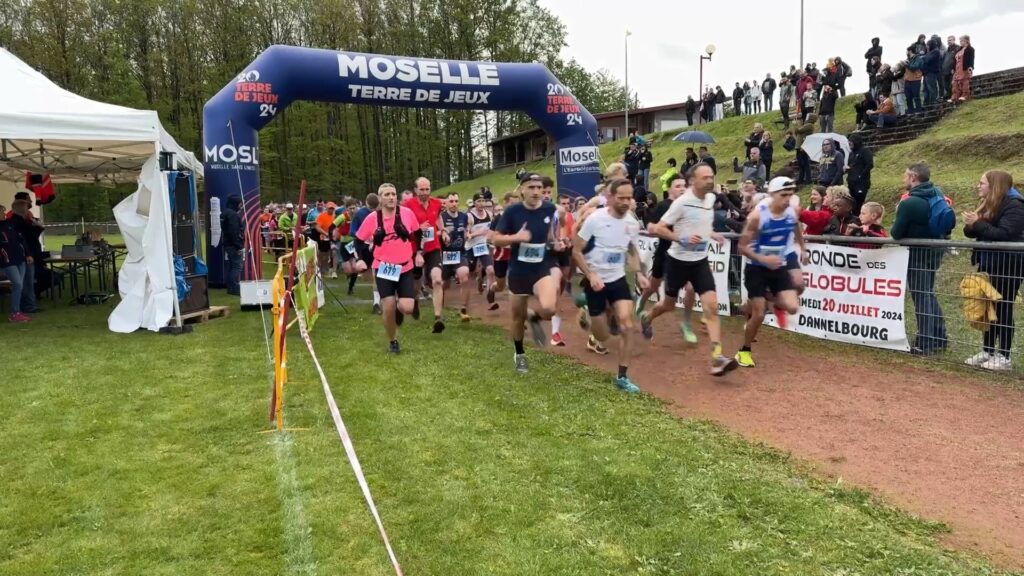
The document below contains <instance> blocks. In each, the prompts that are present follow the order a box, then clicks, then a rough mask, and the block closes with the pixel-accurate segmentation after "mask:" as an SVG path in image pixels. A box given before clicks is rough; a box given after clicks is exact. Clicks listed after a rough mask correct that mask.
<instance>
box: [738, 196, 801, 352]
mask: <svg viewBox="0 0 1024 576" xmlns="http://www.w3.org/2000/svg"><path fill="white" fill-rule="evenodd" d="M795 193H796V182H794V181H793V180H792V179H790V178H786V177H784V176H780V177H777V178H773V179H772V181H771V182H769V183H768V195H769V197H770V202H767V203H761V204H759V205H757V206H756V207H755V208H754V210H753V211H751V213H750V214H749V215H748V216H747V225H746V227H745V228H744V229H743V234H742V235H741V236H740V240H739V248H740V253H741V254H743V255H744V256H746V257H747V258H749V259H750V262H749V263H748V264H747V266H746V268H744V270H743V283H744V286H746V288H747V298H748V300H749V304H750V318H749V319H748V320H747V323H746V326H745V327H744V339H743V347H742V348H740V350H739V352H737V353H736V361H737V362H739V365H740V366H744V367H747V368H752V367H753V366H754V357H753V356H752V354H751V350H750V346H751V344H752V343H753V342H754V338H756V337H757V331H758V330H759V329H760V328H761V323H762V322H763V321H764V314H765V295H766V294H767V292H768V291H771V293H772V294H774V295H775V306H776V307H777V308H780V309H781V311H782V312H784V313H789V314H796V312H797V310H798V309H799V308H800V299H799V295H798V294H797V288H796V285H794V283H793V276H792V275H791V274H790V271H789V270H788V269H787V262H786V261H787V255H788V254H791V253H793V252H795V248H796V246H799V247H800V253H801V260H802V262H803V264H805V265H806V264H807V261H808V253H807V247H806V245H805V244H804V238H803V234H802V233H801V231H800V220H799V216H798V215H797V212H796V210H794V209H793V207H792V206H791V205H790V197H792V196H793V195H794V194H795Z"/></svg>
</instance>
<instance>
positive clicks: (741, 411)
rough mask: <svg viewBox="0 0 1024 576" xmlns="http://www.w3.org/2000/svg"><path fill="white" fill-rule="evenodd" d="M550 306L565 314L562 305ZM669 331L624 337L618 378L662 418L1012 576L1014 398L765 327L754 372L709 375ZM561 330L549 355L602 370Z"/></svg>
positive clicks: (576, 336) (1019, 490)
mask: <svg viewBox="0 0 1024 576" xmlns="http://www.w3.org/2000/svg"><path fill="white" fill-rule="evenodd" d="M474 300H475V299H474ZM499 302H501V303H502V309H501V310H499V311H497V312H488V311H485V310H484V309H483V307H482V306H479V305H478V306H477V307H476V308H475V309H473V310H472V314H473V316H474V317H479V318H483V319H484V321H486V322H489V323H495V324H500V325H503V326H504V325H507V323H508V320H507V318H508V316H507V312H506V311H505V306H504V303H505V301H504V299H503V298H502V299H501V300H499ZM560 308H561V309H562V310H563V311H569V310H571V311H572V312H573V313H574V312H575V308H574V307H573V306H572V303H571V301H569V300H568V299H563V300H562V302H561V303H560ZM675 326H676V324H675V319H674V317H669V316H663V317H662V318H660V319H658V320H657V321H656V322H655V339H654V341H653V342H652V343H648V342H645V341H643V340H642V338H641V337H640V336H639V334H638V335H637V340H638V342H637V343H636V344H635V345H634V347H633V348H634V350H635V351H636V352H637V356H636V358H635V360H634V363H633V367H632V368H630V376H631V378H632V379H633V381H634V382H636V383H637V385H639V386H640V387H641V388H642V389H643V390H644V391H646V392H648V393H651V394H654V395H656V396H658V397H660V398H663V399H664V400H666V401H668V402H669V403H670V405H671V408H672V410H673V411H674V412H675V413H677V414H679V415H681V416H685V417H697V418H707V419H710V420H715V421H717V422H720V423H721V424H723V425H725V426H726V427H728V428H730V429H732V430H734V431H736V432H738V433H740V434H742V435H744V436H746V437H748V438H750V439H753V440H759V441H763V442H765V443H767V444H769V445H771V446H775V447H777V448H780V449H782V450H786V451H789V452H791V453H792V454H794V455H795V456H797V457H799V458H801V459H805V460H810V461H812V462H814V463H815V464H816V465H817V467H818V468H819V469H820V470H821V471H822V472H823V473H824V474H826V475H828V476H831V477H841V478H842V479H843V480H844V481H846V482H849V483H851V484H854V485H857V486H861V487H864V488H869V489H871V490H873V491H874V492H876V493H878V494H881V495H882V496H883V497H884V499H885V500H886V501H888V502H890V503H891V504H893V505H895V506H897V507H900V508H903V509H905V510H908V511H911V512H914V513H916V514H918V515H920V516H922V517H924V518H928V519H931V520H940V521H942V522H945V523H946V524H948V525H949V526H950V527H951V528H952V529H953V532H952V534H951V535H949V536H948V537H947V538H946V540H947V542H948V543H949V544H950V545H952V546H955V547H965V548H970V549H973V550H977V551H979V552H982V553H983V554H985V555H987V556H989V557H990V558H992V559H993V560H994V561H995V562H997V563H999V564H1000V565H1003V566H1007V567H1012V568H1021V567H1024V392H1022V391H1018V390H1011V389H1007V388H1005V387H1002V386H998V385H992V384H986V383H985V382H984V376H983V375H981V374H979V375H978V377H977V378H964V377H963V376H954V375H950V374H944V373H941V372H933V371H928V370H925V369H921V368H915V367H912V366H907V365H903V364H900V363H893V365H892V366H885V365H878V360H877V359H871V358H869V357H868V356H866V355H863V354H857V353H854V354H851V355H850V357H849V358H846V359H842V358H829V357H825V355H824V354H822V353H803V352H801V351H798V350H794V349H793V348H792V345H787V344H785V343H783V342H781V340H780V339H778V338H775V337H773V335H772V329H770V328H766V329H765V330H764V331H763V332H762V334H761V335H760V336H759V342H758V343H757V344H755V347H754V354H755V360H756V361H757V363H758V364H757V367H756V368H753V369H744V368H740V369H738V370H737V371H735V372H733V373H731V374H729V375H727V376H726V377H724V378H712V377H711V376H709V375H707V364H708V358H709V350H708V343H707V338H706V337H705V336H703V335H702V336H701V342H700V344H698V345H695V346H688V345H686V344H685V343H684V342H683V341H682V338H681V337H680V336H679V333H678V330H677V329H676V327H675ZM453 328H454V329H456V330H457V329H458V327H457V326H453ZM562 332H563V334H564V335H565V337H566V339H567V340H568V343H569V345H568V346H567V347H564V348H558V349H555V350H556V351H558V352H559V353H562V354H566V355H569V356H572V357H573V358H575V359H577V360H579V361H581V362H584V363H586V364H590V365H593V366H597V367H600V368H603V369H606V370H608V371H610V372H614V371H615V366H616V364H617V363H616V361H615V358H614V356H613V355H608V356H603V357H601V356H596V355H595V354H593V353H591V352H589V351H587V350H586V347H585V345H584V344H585V336H584V334H583V333H582V332H581V330H580V329H579V327H578V326H576V322H575V315H572V316H571V317H568V316H567V317H566V321H565V322H563V328H562ZM728 332H729V331H728V330H727V333H726V336H725V343H724V344H725V347H726V350H727V353H729V352H731V351H735V350H736V347H737V345H739V344H740V343H741V342H740V337H739V334H736V333H735V329H733V331H732V332H733V333H728ZM810 345H811V342H810V341H808V346H810ZM510 369H511V367H510Z"/></svg>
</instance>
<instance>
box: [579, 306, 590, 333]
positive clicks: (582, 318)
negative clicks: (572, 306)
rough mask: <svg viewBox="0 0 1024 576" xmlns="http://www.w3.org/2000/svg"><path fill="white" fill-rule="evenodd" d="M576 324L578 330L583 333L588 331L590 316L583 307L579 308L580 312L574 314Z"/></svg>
mask: <svg viewBox="0 0 1024 576" xmlns="http://www.w3.org/2000/svg"><path fill="white" fill-rule="evenodd" d="M576 323H577V324H579V325H580V330H583V331H584V332H589V331H590V314H589V313H588V312H587V309H586V308H585V307H584V308H580V311H579V312H578V313H577V314H576Z"/></svg>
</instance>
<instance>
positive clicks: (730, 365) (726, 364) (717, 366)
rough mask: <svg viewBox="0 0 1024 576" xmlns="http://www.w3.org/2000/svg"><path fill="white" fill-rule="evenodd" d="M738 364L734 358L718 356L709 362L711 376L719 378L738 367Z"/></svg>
mask: <svg viewBox="0 0 1024 576" xmlns="http://www.w3.org/2000/svg"><path fill="white" fill-rule="evenodd" d="M739 365H740V364H739V362H737V361H736V359H735V358H726V357H725V356H722V355H721V354H719V355H718V356H717V357H715V358H714V359H712V360H711V375H712V376H721V375H723V374H725V373H726V372H731V371H733V370H735V369H736V367H737V366H739Z"/></svg>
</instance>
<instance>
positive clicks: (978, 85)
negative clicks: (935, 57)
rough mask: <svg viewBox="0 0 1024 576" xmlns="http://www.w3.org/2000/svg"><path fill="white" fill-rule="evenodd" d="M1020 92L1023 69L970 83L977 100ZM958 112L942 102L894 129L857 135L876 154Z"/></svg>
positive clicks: (1023, 88) (903, 120)
mask: <svg viewBox="0 0 1024 576" xmlns="http://www.w3.org/2000/svg"><path fill="white" fill-rule="evenodd" d="M1021 91H1024V67H1021V68H1011V69H1009V70H1000V71H999V72H990V73H988V74H979V75H978V76H975V77H974V78H973V79H972V80H971V96H972V98H974V99H978V98H993V97H996V96H1006V95H1008V94H1015V93H1017V92H1021ZM955 109H956V106H955V105H954V104H950V103H947V102H940V103H938V104H936V105H934V106H932V107H930V108H927V109H925V111H924V112H923V113H918V114H914V115H912V116H904V117H903V118H900V119H899V122H898V123H897V124H896V125H895V126H891V127H887V128H883V129H878V128H869V129H867V130H861V131H859V132H858V133H859V134H861V136H862V137H863V138H864V143H865V145H866V146H867V147H868V148H870V149H871V150H872V151H875V152H877V151H878V150H880V149H882V148H885V147H886V146H892V145H894V144H902V143H904V142H909V141H911V140H913V139H915V138H917V137H918V136H920V135H921V134H923V133H925V132H926V131H927V130H928V129H929V128H931V127H932V126H934V125H935V124H936V123H937V122H938V121H939V120H941V119H942V118H943V117H945V116H946V115H947V114H949V113H950V112H952V111H953V110H955Z"/></svg>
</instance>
